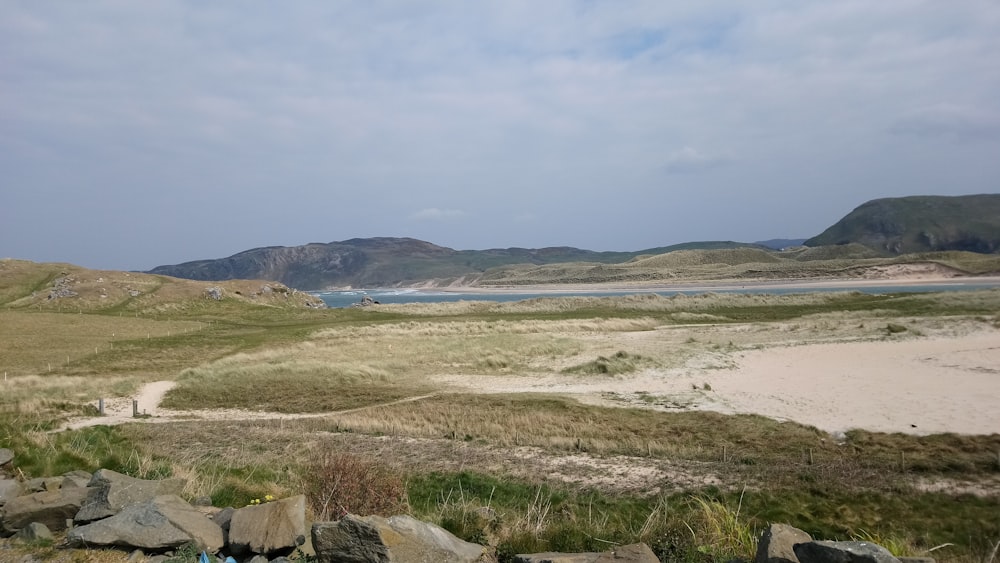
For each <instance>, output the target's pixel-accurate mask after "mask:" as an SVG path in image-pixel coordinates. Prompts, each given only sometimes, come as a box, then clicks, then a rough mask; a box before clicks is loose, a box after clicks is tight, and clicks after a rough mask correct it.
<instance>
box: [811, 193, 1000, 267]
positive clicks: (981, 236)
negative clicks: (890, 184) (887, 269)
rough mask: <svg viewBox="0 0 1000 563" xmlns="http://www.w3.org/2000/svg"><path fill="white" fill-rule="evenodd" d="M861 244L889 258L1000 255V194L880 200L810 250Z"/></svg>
mask: <svg viewBox="0 0 1000 563" xmlns="http://www.w3.org/2000/svg"><path fill="white" fill-rule="evenodd" d="M849 243H858V244H862V245H864V246H867V247H869V248H872V249H874V250H877V251H878V252H880V253H883V254H884V255H892V254H908V253H914V252H933V251H948V250H963V251H968V252H978V253H984V254H994V253H997V252H1000V194H980V195H968V196H953V197H947V196H911V197H900V198H887V199H876V200H872V201H869V202H867V203H865V204H863V205H861V206H860V207H858V208H857V209H855V210H854V211H852V212H850V213H849V214H847V216H845V217H844V218H843V219H841V220H840V221H837V223H835V224H834V225H833V226H831V227H830V228H828V229H827V230H825V231H823V233H822V234H820V235H819V236H816V237H813V238H811V239H809V240H807V241H805V245H806V246H814V247H815V246H829V245H844V244H849Z"/></svg>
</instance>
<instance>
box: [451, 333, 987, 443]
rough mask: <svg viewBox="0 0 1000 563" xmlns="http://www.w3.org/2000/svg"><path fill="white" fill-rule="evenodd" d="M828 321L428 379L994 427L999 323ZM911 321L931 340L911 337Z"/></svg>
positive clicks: (973, 430)
mask: <svg viewBox="0 0 1000 563" xmlns="http://www.w3.org/2000/svg"><path fill="white" fill-rule="evenodd" d="M841 320H844V321H845V323H844V324H846V321H848V319H841ZM850 322H851V326H852V327H856V326H858V324H857V322H856V321H850ZM835 324H837V323H835V322H833V321H831V320H829V319H818V320H816V321H815V322H812V324H811V326H807V325H810V321H805V322H799V323H795V324H782V323H773V324H770V325H767V326H762V325H752V324H748V325H720V326H711V325H703V326H696V327H690V326H688V327H679V328H671V329H670V330H663V331H652V332H644V333H632V334H630V335H627V336H619V337H616V338H614V339H612V340H611V341H609V342H608V343H607V344H606V345H605V348H607V349H608V350H610V349H612V348H613V347H614V346H623V345H626V344H627V345H628V346H629V347H628V348H626V349H628V350H638V351H640V353H647V352H651V351H655V350H656V349H657V348H659V349H661V350H663V349H667V348H671V347H673V349H674V350H675V354H674V355H675V356H677V357H679V360H678V362H677V364H678V365H676V366H670V365H669V363H668V362H665V365H666V367H658V368H653V369H645V370H642V371H640V372H637V373H633V374H626V375H619V376H614V377H608V376H579V375H563V374H553V373H551V372H548V373H538V374H526V375H504V376H497V375H476V374H467V375H447V376H445V375H442V376H438V377H436V378H435V380H436V381H437V382H438V383H441V384H444V385H447V386H450V387H453V388H460V389H462V390H464V391H472V392H479V393H549V394H563V395H569V396H572V397H574V398H576V399H578V400H580V401H581V402H584V403H588V404H595V405H605V406H608V405H615V406H631V407H640V408H651V409H657V410H664V411H677V410H707V411H715V412H721V413H724V414H738V413H745V414H760V415H764V416H768V417H771V418H775V419H778V420H792V421H795V422H799V423H802V424H807V425H812V426H815V427H817V428H819V429H821V430H825V431H828V432H831V433H839V432H843V431H846V430H850V429H853V428H863V429H865V430H871V431H881V432H903V433H908V434H919V435H924V434H935V433H942V432H955V433H960V434H992V433H1000V414H998V412H1000V411H998V410H997V405H998V404H1000V331H997V330H996V329H994V328H992V327H990V326H989V325H987V324H983V323H977V322H973V321H967V320H956V321H950V320H942V319H929V320H923V321H920V322H919V323H918V322H917V321H916V320H913V321H912V322H908V326H910V327H911V329H910V330H908V331H907V333H905V334H903V335H898V336H893V337H887V336H885V335H884V327H885V324H884V322H883V323H882V324H880V325H878V326H879V328H878V329H877V331H876V329H875V328H874V325H872V324H871V323H869V328H867V329H864V331H854V332H853V333H852V331H851V330H844V331H841V332H838V330H840V329H838V328H836V327H834V326H832V325H835ZM828 325H829V329H827V328H824V327H827V326H828ZM917 327H919V333H921V334H926V335H928V336H915V334H916V333H917V332H918V331H917V330H916V328H917ZM828 338H829V339H830V340H833V341H829V340H827V339H828Z"/></svg>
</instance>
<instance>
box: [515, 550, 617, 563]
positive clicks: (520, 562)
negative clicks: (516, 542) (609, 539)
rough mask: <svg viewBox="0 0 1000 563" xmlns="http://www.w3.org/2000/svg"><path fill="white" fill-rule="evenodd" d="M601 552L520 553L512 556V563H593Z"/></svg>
mask: <svg viewBox="0 0 1000 563" xmlns="http://www.w3.org/2000/svg"><path fill="white" fill-rule="evenodd" d="M600 555H601V554H600V553H598V552H596V551H595V552H589V553H556V552H554V551H549V552H545V553H522V554H520V555H515V556H514V563H594V562H595V561H597V558H598V557H599V556H600Z"/></svg>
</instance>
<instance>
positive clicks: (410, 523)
mask: <svg viewBox="0 0 1000 563" xmlns="http://www.w3.org/2000/svg"><path fill="white" fill-rule="evenodd" d="M312 541H313V548H314V549H315V550H316V560H317V561H319V563H334V562H337V563H340V562H343V563H368V562H395V563H423V562H427V563H431V562H433V563H459V562H469V563H472V562H478V561H491V560H492V558H491V557H490V556H489V555H488V554H487V553H486V550H485V548H484V547H483V546H481V545H478V544H474V543H469V542H466V541H462V540H460V539H458V538H456V537H455V536H453V535H452V534H451V533H449V532H448V531H447V530H445V529H444V528H441V527H439V526H435V525H434V524H429V523H427V522H421V521H420V520H417V519H415V518H412V517H410V516H393V517H391V518H388V519H386V518H382V517H380V516H365V517H359V516H354V515H351V514H349V515H347V516H345V517H344V518H343V519H341V520H340V521H338V522H317V523H315V524H313V526H312Z"/></svg>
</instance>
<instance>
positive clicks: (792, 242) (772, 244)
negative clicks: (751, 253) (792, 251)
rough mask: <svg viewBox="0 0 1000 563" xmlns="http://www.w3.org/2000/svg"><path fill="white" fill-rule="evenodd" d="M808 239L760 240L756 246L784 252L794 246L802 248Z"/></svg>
mask: <svg viewBox="0 0 1000 563" xmlns="http://www.w3.org/2000/svg"><path fill="white" fill-rule="evenodd" d="M805 241H806V239H804V238H772V239H768V240H759V241H757V242H755V243H754V244H757V245H760V246H766V247H767V248H770V249H773V250H783V249H785V248H789V247H792V246H802V243H804V242H805Z"/></svg>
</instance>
